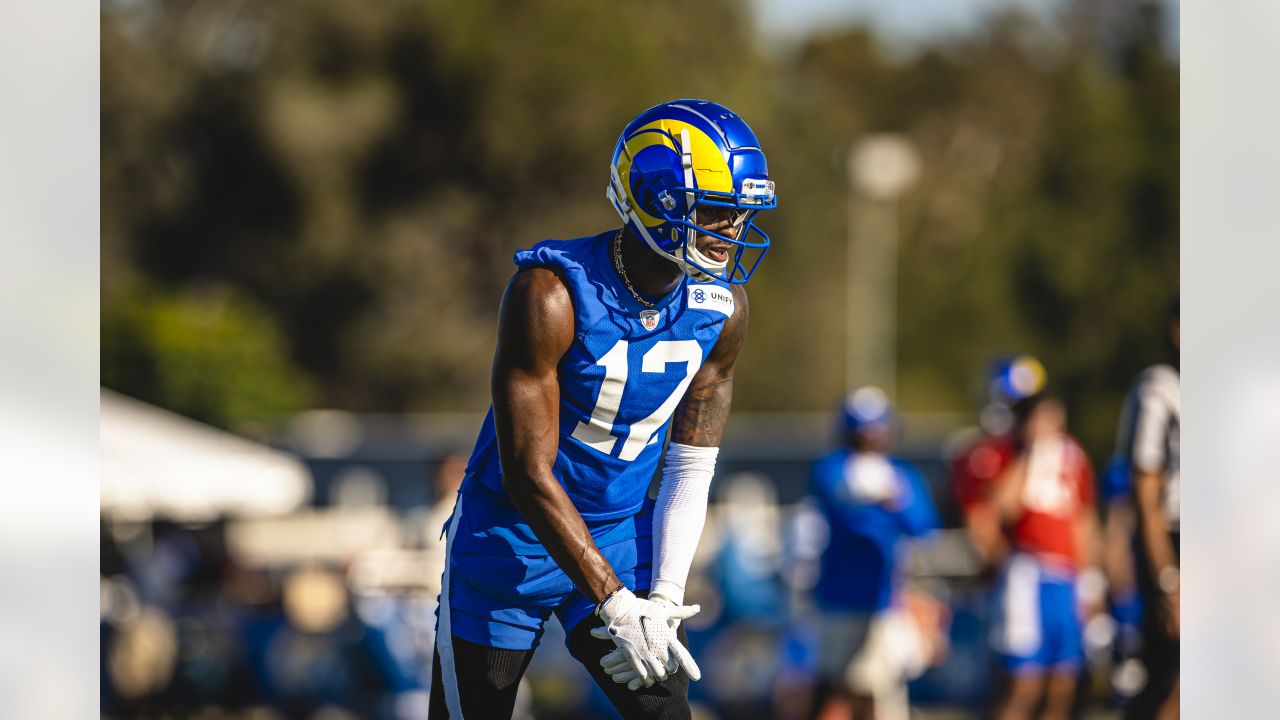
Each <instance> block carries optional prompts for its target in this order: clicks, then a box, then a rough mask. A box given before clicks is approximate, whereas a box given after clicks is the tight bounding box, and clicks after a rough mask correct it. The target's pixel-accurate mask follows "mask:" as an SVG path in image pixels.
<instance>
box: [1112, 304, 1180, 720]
mask: <svg viewBox="0 0 1280 720" xmlns="http://www.w3.org/2000/svg"><path fill="white" fill-rule="evenodd" d="M1168 323H1169V324H1168V331H1169V334H1168V340H1169V353H1168V354H1169V363H1170V364H1159V365H1153V366H1151V367H1149V368H1147V369H1146V370H1144V371H1143V372H1142V374H1141V375H1139V376H1138V380H1137V382H1136V383H1135V384H1134V387H1133V389H1132V390H1131V391H1130V393H1129V396H1128V399H1127V400H1126V401H1125V406H1124V410H1123V412H1122V414H1121V420H1120V432H1119V440H1120V441H1119V446H1120V452H1121V453H1122V454H1123V456H1124V457H1125V458H1127V460H1128V462H1129V467H1130V475H1131V486H1132V496H1133V502H1134V510H1135V511H1136V512H1135V514H1136V517H1137V521H1138V522H1137V538H1136V543H1135V544H1136V546H1137V548H1138V552H1137V553H1136V559H1137V563H1136V565H1137V567H1136V575H1137V581H1138V587H1139V589H1140V593H1141V597H1142V628H1143V649H1142V658H1143V664H1144V666H1145V669H1146V671H1147V682H1146V685H1145V686H1144V687H1143V689H1142V691H1141V692H1140V693H1139V694H1138V696H1137V697H1136V698H1134V700H1133V702H1132V703H1130V704H1129V706H1128V712H1127V716H1128V717H1130V718H1157V717H1158V718H1176V717H1177V716H1178V709H1179V705H1178V677H1179V662H1178V650H1179V636H1180V634H1181V620H1180V614H1181V608H1180V600H1179V598H1180V590H1179V573H1178V565H1179V529H1180V528H1179V516H1180V508H1179V492H1178V486H1179V426H1180V423H1181V403H1180V390H1179V373H1178V370H1179V362H1178V357H1179V348H1180V344H1181V343H1180V341H1181V338H1180V330H1179V312H1178V304H1177V301H1176V300H1175V301H1174V303H1173V304H1172V305H1171V307H1170V310H1169V314H1168Z"/></svg>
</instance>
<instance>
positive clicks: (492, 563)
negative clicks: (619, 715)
mask: <svg viewBox="0 0 1280 720" xmlns="http://www.w3.org/2000/svg"><path fill="white" fill-rule="evenodd" d="M650 507H651V504H649V503H646V505H645V508H644V510H642V511H641V512H640V513H639V514H637V515H635V516H632V517H630V518H626V519H624V520H622V521H613V522H611V523H608V524H606V525H603V526H598V527H591V526H589V527H590V529H591V530H592V535H593V537H595V538H596V543H597V545H598V546H599V547H600V552H601V553H602V554H603V555H604V557H605V560H607V561H609V564H610V565H612V566H613V570H614V572H615V573H617V575H618V579H619V580H621V581H622V582H623V583H625V584H626V586H627V587H628V588H630V589H632V590H635V591H638V590H647V589H648V588H649V585H650V581H651V578H652V571H651V568H652V555H653V550H652V522H651V518H652V513H651V511H650ZM520 526H523V527H520ZM447 527H448V530H447V537H448V540H447V542H446V547H447V551H446V552H447V554H448V555H447V559H446V561H445V571H444V578H443V581H442V583H441V602H440V603H439V608H438V609H437V611H436V617H437V632H438V633H439V634H440V635H442V636H444V637H448V636H449V635H453V636H455V637H459V638H462V639H463V640H466V641H468V642H473V643H477V644H479V645H486V646H488V647H495V648H503V649H506V650H531V649H533V648H535V647H537V646H538V642H539V641H540V640H541V639H542V632H543V629H544V627H545V624H546V622H547V620H548V619H549V618H550V617H551V614H552V613H555V615H556V617H557V618H558V619H559V620H560V624H561V626H562V627H564V629H565V635H566V636H568V634H569V633H570V632H571V631H572V630H573V628H574V627H576V626H577V625H578V623H580V622H582V621H583V620H584V619H586V618H587V617H588V616H590V615H591V614H592V613H593V612H594V611H595V605H594V604H593V603H592V602H591V601H590V600H589V599H587V597H586V596H585V595H583V594H582V593H581V592H579V591H578V589H577V588H576V587H575V586H574V584H573V581H572V580H570V579H569V576H568V575H566V574H565V572H564V571H563V570H561V569H560V566H559V565H557V564H556V561H555V560H554V559H553V558H552V557H551V556H550V555H548V554H546V549H545V548H542V547H541V546H531V545H529V544H528V543H526V542H524V541H523V540H522V539H521V538H525V537H527V535H526V533H527V534H528V535H531V532H532V531H529V530H528V526H527V525H524V524H523V521H522V520H521V519H520V517H519V515H518V513H517V514H512V512H511V511H509V510H507V509H504V508H501V507H495V506H494V505H493V504H492V503H488V502H486V498H485V497H484V496H480V495H470V494H465V493H464V494H460V495H459V496H458V501H457V505H455V506H454V510H453V516H452V517H451V518H450V520H449V524H448V526H447ZM513 529H514V530H515V532H513ZM512 537H515V538H517V539H516V540H514V541H513V540H511V538H512ZM539 551H540V552H539Z"/></svg>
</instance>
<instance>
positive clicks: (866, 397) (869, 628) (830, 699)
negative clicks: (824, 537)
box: [811, 387, 943, 720]
mask: <svg viewBox="0 0 1280 720" xmlns="http://www.w3.org/2000/svg"><path fill="white" fill-rule="evenodd" d="M841 417H842V436H843V440H844V446H843V447H841V448H839V449H837V450H834V451H832V452H831V453H829V454H827V455H825V456H823V457H822V458H821V459H820V460H818V461H817V463H816V464H815V465H814V467H813V474H812V487H811V491H812V494H813V497H814V499H815V501H816V505H817V507H818V509H819V511H820V512H821V514H822V516H823V518H824V519H825V520H826V524H827V526H828V528H829V534H828V541H827V545H826V547H825V549H824V550H823V552H822V556H821V561H820V574H819V578H818V581H817V585H816V588H815V596H816V601H817V605H818V607H819V609H820V611H821V616H820V619H819V633H820V637H819V642H818V645H819V656H818V674H819V688H818V691H817V693H816V696H815V698H814V706H815V707H814V710H815V712H816V714H817V716H819V717H827V714H828V713H829V712H832V709H831V706H832V705H837V704H841V703H844V702H847V703H849V704H850V706H851V713H852V716H853V718H855V719H859V718H879V719H880V720H906V718H908V717H909V716H910V713H909V706H908V702H907V687H906V682H907V680H908V679H909V678H910V677H915V676H918V675H919V674H920V673H922V672H923V671H924V669H925V667H926V666H928V665H930V664H932V663H933V662H935V661H936V660H937V659H939V650H940V647H941V643H940V638H941V622H942V617H943V613H941V612H939V611H938V608H937V605H936V604H931V603H930V601H929V600H928V599H927V598H925V597H923V596H919V595H910V596H908V595H906V594H905V593H903V591H902V587H901V585H902V579H903V560H904V555H905V553H906V552H907V551H908V549H909V543H908V542H907V541H908V540H909V539H913V538H922V537H924V536H926V535H928V534H929V533H931V532H932V531H934V530H935V529H936V528H937V527H938V513H937V510H936V509H935V507H934V504H933V500H932V499H931V497H930V495H929V490H928V487H927V486H926V485H925V483H924V479H923V477H922V476H921V475H920V472H919V471H918V470H917V469H916V468H915V467H913V466H912V465H910V464H909V463H907V462H905V461H903V460H900V459H898V458H895V457H892V456H891V455H889V450H890V447H891V445H892V437H893V413H892V409H891V408H890V406H889V402H888V399H887V398H886V397H885V395H884V393H883V392H882V391H881V390H879V389H878V388H873V387H867V388H862V389H859V390H857V391H855V392H852V393H850V394H849V395H848V397H847V398H846V400H845V405H844V409H843V412H842V416H841Z"/></svg>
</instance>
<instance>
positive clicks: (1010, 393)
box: [987, 355, 1049, 406]
mask: <svg viewBox="0 0 1280 720" xmlns="http://www.w3.org/2000/svg"><path fill="white" fill-rule="evenodd" d="M1048 379H1049V375H1048V373H1047V372H1045V369H1044V365H1042V364H1041V363H1040V361H1039V360H1037V359H1035V358H1034V357H1032V356H1030V355H1014V356H1012V357H1006V358H1000V359H999V360H997V361H996V362H995V364H994V365H993V366H992V368H991V375H990V378H989V380H988V381H987V401H988V402H991V403H999V404H1001V405H1008V406H1012V405H1014V404H1016V403H1017V402H1018V401H1020V400H1025V399H1026V398H1029V397H1032V396H1034V395H1038V394H1040V393H1041V392H1043V391H1044V389H1045V384H1046V383H1047V382H1048Z"/></svg>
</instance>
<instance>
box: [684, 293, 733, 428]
mask: <svg viewBox="0 0 1280 720" xmlns="http://www.w3.org/2000/svg"><path fill="white" fill-rule="evenodd" d="M733 295H734V298H733V299H734V304H735V306H736V308H735V310H734V313H733V315H732V316H730V317H729V319H728V320H726V321H725V324H724V328H723V329H722V330H721V331H720V339H719V340H717V341H716V345H715V347H714V348H712V349H711V354H710V355H708V356H707V361H706V362H705V363H703V364H702V367H701V368H699V369H698V373H697V375H695V376H694V378H693V382H692V383H690V385H689V389H688V390H687V391H686V392H685V395H684V399H683V400H681V401H680V405H679V407H677V408H676V412H675V417H674V420H673V421H672V422H673V424H672V428H671V441H672V442H678V443H681V444H684V445H695V446H698V447H717V446H719V445H720V441H721V440H722V439H723V438H724V428H725V424H726V423H728V421H729V406H730V405H731V404H732V401H733V366H734V363H735V362H736V361H737V359H738V353H739V352H740V351H741V350H742V346H743V344H744V343H745V342H746V339H747V318H748V315H749V312H748V309H747V293H746V291H745V290H744V289H742V286H741V285H735V286H734V287H733Z"/></svg>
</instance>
